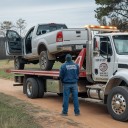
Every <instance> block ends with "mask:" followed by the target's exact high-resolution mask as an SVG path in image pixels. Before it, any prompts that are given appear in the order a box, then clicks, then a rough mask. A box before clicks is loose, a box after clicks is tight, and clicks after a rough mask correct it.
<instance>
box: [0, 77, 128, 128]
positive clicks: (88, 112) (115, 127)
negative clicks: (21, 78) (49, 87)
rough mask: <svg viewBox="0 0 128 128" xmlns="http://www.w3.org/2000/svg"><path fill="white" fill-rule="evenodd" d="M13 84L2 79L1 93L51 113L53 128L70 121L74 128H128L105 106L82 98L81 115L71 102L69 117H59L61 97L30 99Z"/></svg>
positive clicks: (55, 95)
mask: <svg viewBox="0 0 128 128" xmlns="http://www.w3.org/2000/svg"><path fill="white" fill-rule="evenodd" d="M13 83H14V82H13V81H10V80H4V79H0V92H3V93H5V94H8V95H11V96H15V97H17V98H18V99H21V100H23V101H26V102H28V103H31V104H34V105H35V106H37V107H40V108H42V109H43V110H47V111H49V112H50V113H51V114H52V116H53V117H54V119H55V118H56V122H55V120H54V122H52V121H51V126H52V123H54V124H55V123H61V121H62V120H65V119H68V120H72V121H74V122H75V123H76V124H75V123H72V124H70V126H72V128H74V127H75V126H76V125H79V127H81V128H127V127H128V122H119V121H116V120H114V119H112V118H111V116H110V115H109V114H108V112H107V108H106V106H105V105H100V104H94V103H89V102H85V100H84V99H81V98H80V99H79V101H80V110H81V115H80V116H74V113H73V104H72V102H70V105H69V115H68V116H67V117H62V116H60V115H59V114H60V112H61V108H62V97H59V96H58V95H57V94H51V93H46V94H45V96H44V98H40V99H29V98H27V96H26V95H24V94H23V93H22V86H20V87H14V86H13ZM42 118H43V117H42ZM49 118H50V116H49ZM46 120H47V119H46ZM51 120H52V119H51ZM40 122H41V118H40ZM47 123H48V122H47ZM70 123H71V122H70ZM73 125H74V126H73ZM55 126H56V127H57V125H53V128H54V127H55ZM65 127H66V126H65ZM57 128H59V127H57ZM63 128H64V127H63Z"/></svg>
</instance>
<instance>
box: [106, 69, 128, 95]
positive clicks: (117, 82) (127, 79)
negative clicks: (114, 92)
mask: <svg viewBox="0 0 128 128" xmlns="http://www.w3.org/2000/svg"><path fill="white" fill-rule="evenodd" d="M122 82H124V83H126V84H125V85H123V86H128V70H127V69H125V70H120V71H118V72H116V74H115V75H114V76H112V77H111V78H110V79H109V80H108V82H107V84H106V86H105V90H104V95H108V93H109V92H110V91H111V89H112V88H113V87H116V86H122V84H121V83H122Z"/></svg>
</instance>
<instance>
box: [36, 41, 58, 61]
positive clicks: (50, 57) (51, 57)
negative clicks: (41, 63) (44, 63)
mask: <svg viewBox="0 0 128 128" xmlns="http://www.w3.org/2000/svg"><path fill="white" fill-rule="evenodd" d="M40 45H44V46H45V47H44V50H47V55H48V59H49V60H55V59H56V57H55V56H54V55H52V54H50V53H49V49H48V48H47V46H46V44H45V43H43V42H40V43H39V44H38V48H37V53H38V55H39V47H40Z"/></svg>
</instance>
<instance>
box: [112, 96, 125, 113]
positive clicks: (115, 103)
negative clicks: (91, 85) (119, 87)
mask: <svg viewBox="0 0 128 128" xmlns="http://www.w3.org/2000/svg"><path fill="white" fill-rule="evenodd" d="M111 104H112V109H113V111H114V112H115V113H116V114H118V115H121V114H123V113H124V111H125V110H126V100H125V98H124V97H123V96H122V95H121V94H115V95H114V96H113V98H112V103H111Z"/></svg>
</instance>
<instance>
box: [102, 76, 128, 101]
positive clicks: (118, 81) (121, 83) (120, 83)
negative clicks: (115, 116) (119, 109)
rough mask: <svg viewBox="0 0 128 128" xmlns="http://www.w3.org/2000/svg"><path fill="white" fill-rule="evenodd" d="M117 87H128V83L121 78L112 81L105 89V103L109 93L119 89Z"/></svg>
mask: <svg viewBox="0 0 128 128" xmlns="http://www.w3.org/2000/svg"><path fill="white" fill-rule="evenodd" d="M117 86H126V87H128V83H127V82H126V81H125V80H122V79H120V78H115V79H112V80H111V81H110V82H109V83H108V84H107V86H106V88H105V91H104V92H105V93H104V103H107V97H108V94H109V92H110V91H111V90H112V88H114V87H117Z"/></svg>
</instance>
